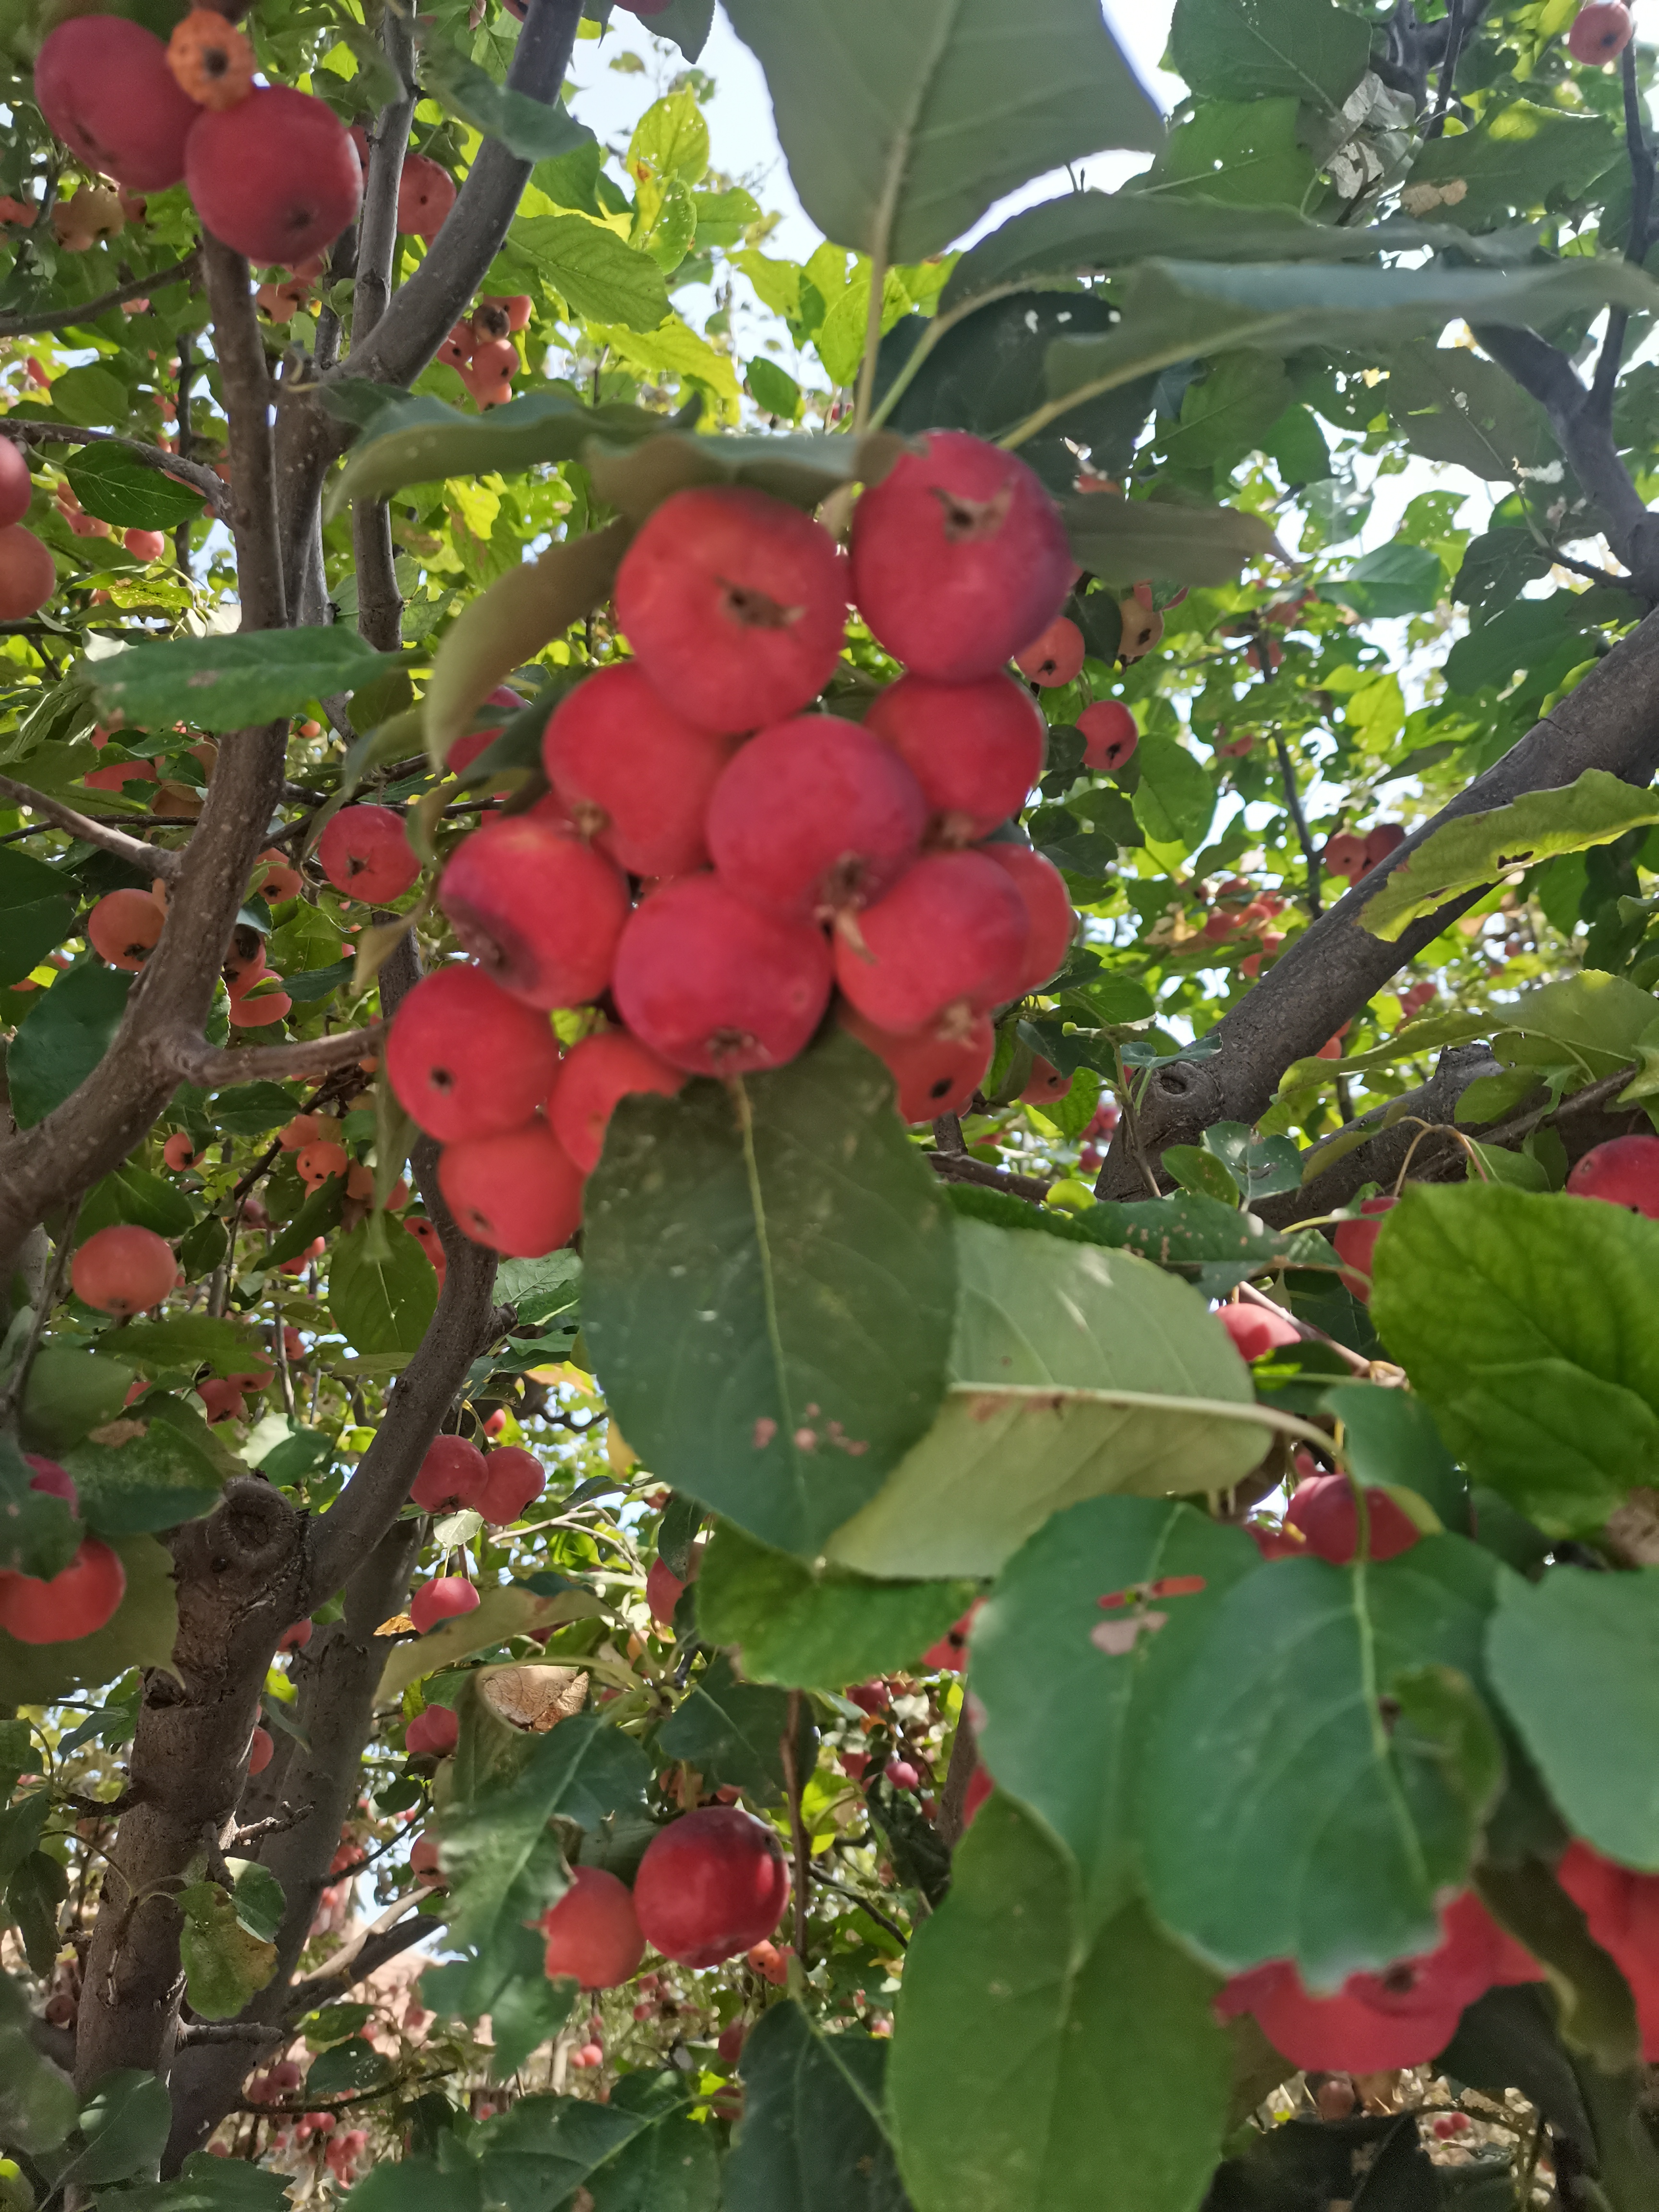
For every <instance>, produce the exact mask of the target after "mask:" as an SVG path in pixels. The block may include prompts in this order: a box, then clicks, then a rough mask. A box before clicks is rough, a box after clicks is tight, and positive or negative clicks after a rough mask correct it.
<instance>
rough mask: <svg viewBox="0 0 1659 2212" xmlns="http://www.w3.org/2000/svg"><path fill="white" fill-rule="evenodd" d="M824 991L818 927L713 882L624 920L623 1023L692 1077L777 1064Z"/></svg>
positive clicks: (807, 1026) (660, 898) (702, 879)
mask: <svg viewBox="0 0 1659 2212" xmlns="http://www.w3.org/2000/svg"><path fill="white" fill-rule="evenodd" d="M659 511H660V510H659ZM829 987H830V960H829V945H827V944H826V942H825V940H824V936H823V931H822V930H821V929H818V928H817V927H815V926H814V925H813V924H812V923H811V922H810V921H794V920H789V919H786V918H785V917H784V916H782V915H775V914H768V913H763V912H762V910H761V909H760V908H758V907H756V906H751V905H750V903H749V902H748V901H747V900H746V899H740V898H738V897H737V896H734V895H733V894H732V892H731V891H729V890H726V886H725V884H722V883H721V882H720V879H719V878H717V877H715V876H713V875H705V876H686V877H684V878H681V879H680V880H679V881H678V882H677V883H671V884H663V885H662V886H661V887H660V888H659V890H654V891H653V893H652V894H651V896H650V897H649V898H647V900H646V901H645V902H644V903H643V904H642V905H641V906H640V907H639V908H637V909H636V910H635V913H634V914H633V915H631V916H630V918H629V923H628V927H627V928H626V929H624V930H623V937H622V944H621V945H620V947H619V948H618V951H617V972H616V981H615V991H616V999H617V1006H618V1007H619V1008H620V1009H621V1012H622V1016H623V1020H624V1021H625V1022H626V1023H627V1024H628V1026H629V1029H630V1030H632V1031H633V1032H634V1034H635V1036H637V1037H639V1038H640V1039H641V1041H642V1042H644V1043H645V1044H647V1046H649V1047H650V1048H651V1049H652V1050H653V1052H656V1053H659V1054H661V1056H662V1058H663V1059H664V1060H667V1061H668V1062H669V1063H670V1065H671V1066H675V1067H683V1068H684V1069H686V1070H687V1072H688V1073H691V1074H694V1075H738V1074H743V1073H746V1072H747V1071H748V1070H750V1069H751V1068H763V1067H781V1066H783V1065H784V1063H785V1062H786V1061H787V1060H793V1058H794V1057H795V1055H796V1054H797V1053H799V1052H800V1051H801V1050H802V1049H803V1048H805V1045H806V1044H807V1042H809V1041H810V1039H811V1035H812V1032H813V1030H816V1029H817V1025H818V1023H819V1021H820V1020H821V1019H822V1018H823V1010H824V1007H825V1006H827V1005H828V1003H829Z"/></svg>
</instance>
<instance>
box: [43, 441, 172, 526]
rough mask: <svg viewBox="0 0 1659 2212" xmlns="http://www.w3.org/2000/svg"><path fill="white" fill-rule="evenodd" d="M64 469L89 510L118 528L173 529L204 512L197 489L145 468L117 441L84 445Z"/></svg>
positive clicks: (80, 499)
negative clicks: (99, 444) (174, 526)
mask: <svg viewBox="0 0 1659 2212" xmlns="http://www.w3.org/2000/svg"><path fill="white" fill-rule="evenodd" d="M64 475H65V476H66V477H68V478H69V481H70V490H71V491H72V492H73V493H74V494H75V495H76V498H77V499H78V500H79V501H80V502H81V504H82V507H84V508H85V510H86V512H87V513H88V514H95V515H97V516H98V517H99V519H100V520H101V521H104V522H112V523H114V524H115V526H116V527H117V528H118V529H120V530H171V529H172V528H173V525H174V524H175V523H179V522H195V521H197V520H198V519H199V518H200V515H201V513H202V495H201V493H200V492H199V491H197V490H195V489H193V488H192V487H191V485H189V484H186V483H179V481H178V479H177V478H176V477H169V476H163V475H162V474H161V471H160V470H159V469H147V468H146V467H145V466H144V465H143V462H142V461H137V460H135V459H133V457H132V455H131V453H128V452H127V451H126V450H125V448H124V447H120V446H83V447H82V449H81V451H80V452H79V453H77V454H76V456H75V458H74V459H73V460H71V461H70V462H68V463H67V464H66V465H65V466H64Z"/></svg>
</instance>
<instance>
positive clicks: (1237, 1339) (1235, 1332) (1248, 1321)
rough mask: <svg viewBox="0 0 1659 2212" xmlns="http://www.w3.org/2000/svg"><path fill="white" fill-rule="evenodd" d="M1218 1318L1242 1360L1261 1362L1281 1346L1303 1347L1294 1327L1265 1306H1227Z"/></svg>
mask: <svg viewBox="0 0 1659 2212" xmlns="http://www.w3.org/2000/svg"><path fill="white" fill-rule="evenodd" d="M1216 1319H1217V1320H1218V1322H1220V1323H1221V1326H1222V1327H1223V1328H1225V1330H1226V1332H1227V1334H1228V1335H1229V1336H1230V1337H1231V1339H1232V1340H1233V1343H1234V1345H1235V1346H1237V1351H1238V1355H1239V1357H1240V1358H1241V1359H1261V1358H1265V1356H1266V1355H1267V1353H1268V1352H1272V1351H1273V1350H1274V1349H1275V1347H1276V1346H1279V1345H1281V1344H1300V1342H1301V1341H1302V1339H1301V1337H1300V1336H1299V1335H1298V1334H1297V1330H1296V1328H1295V1327H1294V1325H1293V1324H1292V1323H1291V1322H1287V1321H1281V1320H1280V1319H1279V1316H1278V1315H1277V1314H1272V1313H1269V1312H1268V1311H1267V1309H1266V1308H1265V1307H1263V1306H1223V1307H1222V1309H1221V1310H1220V1311H1219V1313H1218V1314H1217V1316H1216Z"/></svg>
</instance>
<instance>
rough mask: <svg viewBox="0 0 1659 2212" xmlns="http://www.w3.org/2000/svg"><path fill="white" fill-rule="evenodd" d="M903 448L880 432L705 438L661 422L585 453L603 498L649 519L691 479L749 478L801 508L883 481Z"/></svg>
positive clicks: (761, 488)
mask: <svg viewBox="0 0 1659 2212" xmlns="http://www.w3.org/2000/svg"><path fill="white" fill-rule="evenodd" d="M901 451H902V447H901V445H900V442H899V441H898V440H897V439H896V438H895V437H893V436H891V435H880V434H878V435H875V436H873V437H869V438H843V437H829V436H825V435H823V434H821V433H817V432H810V431H803V432H799V433H797V434H795V435H785V436H781V437H779V436H767V435H724V436H720V437H700V436H697V435H695V434H693V433H691V432H689V431H680V430H665V429H659V431H658V433H657V435H655V436H654V437H651V438H647V439H642V440H641V441H639V442H638V443H636V444H635V445H632V446H628V447H622V448H621V449H620V450H619V449H617V448H616V447H608V446H607V445H605V442H604V441H602V440H598V439H596V440H595V441H593V442H592V444H590V445H589V446H588V447H587V448H586V461H587V466H588V471H589V473H590V474H591V475H592V478H593V483H594V486H595V489H597V490H598V491H599V495H600V496H601V497H602V498H603V499H604V501H605V504H606V505H607V506H609V507H617V508H618V509H619V510H620V512H621V513H623V514H625V515H626V516H627V517H628V518H629V520H630V521H632V522H643V521H644V520H645V518H646V516H647V515H648V514H649V513H651V512H652V510H653V508H654V507H660V506H661V504H662V502H663V501H664V500H665V499H668V498H670V497H671V495H673V494H674V493H675V492H677V491H684V490H687V489H690V487H692V486H693V485H703V484H746V485H748V486H750V487H751V488H752V489H754V490H756V491H764V492H769V493H770V494H771V495H772V496H773V497H774V498H775V499H787V500H789V501H792V502H793V504H794V505H795V506H797V507H817V505H818V504H819V502H820V501H823V500H826V499H828V498H829V495H830V493H831V492H834V491H840V490H842V489H843V488H844V487H845V486H847V485H848V484H850V483H854V481H857V480H860V479H861V480H862V481H863V482H865V483H876V482H878V479H879V478H880V477H883V476H884V475H885V474H886V472H887V471H888V469H890V467H891V466H892V465H893V462H894V460H895V459H896V457H897V455H898V454H899V453H900V452H901Z"/></svg>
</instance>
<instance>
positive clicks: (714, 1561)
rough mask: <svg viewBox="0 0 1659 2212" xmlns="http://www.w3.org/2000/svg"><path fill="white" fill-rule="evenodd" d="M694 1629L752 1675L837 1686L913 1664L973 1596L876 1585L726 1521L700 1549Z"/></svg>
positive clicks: (950, 1586) (955, 1590)
mask: <svg viewBox="0 0 1659 2212" xmlns="http://www.w3.org/2000/svg"><path fill="white" fill-rule="evenodd" d="M696 1592H697V1595H696V1612H697V1632H698V1634H699V1635H700V1636H701V1637H702V1638H703V1639H704V1641H705V1642H707V1643H709V1644H730V1645H736V1646H737V1647H738V1651H739V1656H740V1659H741V1662H742V1666H743V1671H744V1675H745V1676H746V1677H747V1679H748V1680H750V1681H751V1682H781V1683H782V1684H783V1685H784V1686H785V1687H786V1688H788V1689H817V1690H838V1689H841V1688H842V1686H844V1685H845V1684H847V1683H848V1682H865V1681H868V1680H871V1678H872V1676H874V1675H877V1674H897V1673H899V1672H901V1671H902V1670H903V1669H904V1668H908V1667H912V1666H914V1665H915V1662H916V1661H917V1660H918V1659H919V1658H920V1657H921V1654H922V1653H923V1652H924V1651H926V1650H927V1649H928V1647H929V1646H930V1645H932V1644H936V1643H938V1641H939V1638H940V1637H941V1636H943V1635H944V1634H945V1631H946V1629H948V1628H949V1627H950V1626H951V1623H952V1622H953V1621H955V1620H958V1619H959V1618H960V1617H961V1615H962V1614H963V1613H965V1612H966V1611H967V1609H968V1607H969V1605H970V1604H972V1602H973V1599H974V1594H975V1593H974V1585H973V1584H972V1583H966V1582H942V1583H891V1582H873V1581H872V1580H871V1579H870V1578H869V1577H866V1576H864V1575H854V1574H849V1573H848V1572H847V1571H846V1570H845V1569H843V1568H838V1567H823V1568H821V1569H819V1570H818V1571H816V1572H815V1571H813V1569H811V1567H809V1566H807V1565H805V1563H804V1562H803V1561H801V1560H799V1559H793V1558H792V1557H791V1556H790V1555H789V1553H787V1552H772V1551H769V1550H767V1548H766V1547H765V1546H764V1545H762V1544H757V1543H756V1542H755V1541H754V1540H753V1538H752V1537H749V1536H745V1535H744V1533H743V1531H742V1530H741V1529H740V1528H721V1529H720V1530H719V1531H718V1532H717V1533H716V1534H715V1536H714V1540H713V1541H712V1542H711V1543H710V1544H709V1545H708V1548H707V1550H706V1551H705V1552H704V1553H703V1559H702V1567H701V1569H700V1571H699V1572H698V1575H697V1582H696Z"/></svg>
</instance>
